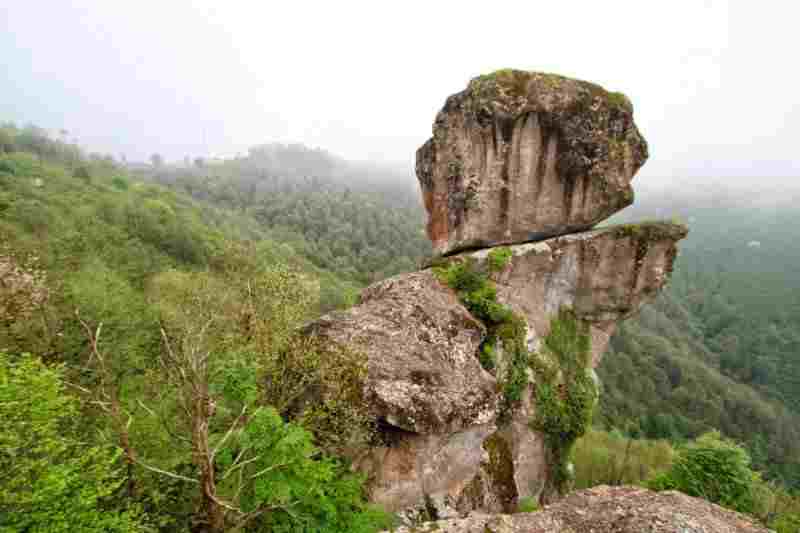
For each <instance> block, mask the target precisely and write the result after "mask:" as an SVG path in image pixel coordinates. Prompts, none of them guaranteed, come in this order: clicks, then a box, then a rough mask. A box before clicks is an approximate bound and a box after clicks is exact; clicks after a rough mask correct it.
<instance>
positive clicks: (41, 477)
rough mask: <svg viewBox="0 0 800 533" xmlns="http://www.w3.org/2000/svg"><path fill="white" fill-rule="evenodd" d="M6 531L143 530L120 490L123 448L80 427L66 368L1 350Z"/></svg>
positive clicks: (0, 459)
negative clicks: (88, 438) (102, 442)
mask: <svg viewBox="0 0 800 533" xmlns="http://www.w3.org/2000/svg"><path fill="white" fill-rule="evenodd" d="M0 419H2V421H3V423H2V424H0V468H2V470H3V472H4V476H3V483H2V484H0V531H68V530H70V529H71V530H73V531H87V532H92V531H97V532H101V531H102V532H113V531H119V532H133V531H141V530H142V527H141V524H140V518H141V516H140V515H139V513H138V512H137V511H136V510H135V509H129V508H126V507H125V503H124V502H121V503H120V501H119V499H118V498H117V497H116V493H117V491H118V489H119V488H120V486H121V485H122V483H123V481H124V478H123V476H122V474H121V472H120V471H119V469H118V465H119V463H118V460H117V459H118V455H119V454H118V452H117V451H116V450H114V449H113V448H111V447H106V446H103V447H100V446H92V445H91V444H89V443H86V442H85V439H84V438H82V437H81V436H80V435H79V434H78V432H77V431H76V430H77V428H78V425H79V423H80V413H79V410H78V404H77V401H76V400H75V399H74V398H73V397H71V396H68V395H67V394H65V393H64V390H63V384H62V372H61V370H60V369H52V368H48V367H46V366H45V365H44V364H43V363H42V362H41V361H40V360H39V359H37V358H35V357H32V356H30V355H22V356H11V355H9V354H6V353H4V352H0Z"/></svg>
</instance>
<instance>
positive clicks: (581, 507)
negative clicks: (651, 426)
mask: <svg viewBox="0 0 800 533" xmlns="http://www.w3.org/2000/svg"><path fill="white" fill-rule="evenodd" d="M394 531H395V532H396V533H411V532H412V531H414V532H418V533H423V532H433V531H435V532H437V533H584V532H585V533H589V532H591V533H612V532H613V533H642V532H643V531H647V532H650V533H768V531H769V530H767V529H766V528H763V527H761V526H759V525H757V524H755V523H753V521H752V520H751V519H750V518H748V517H746V516H744V515H741V514H739V513H735V512H733V511H729V510H727V509H723V508H722V507H720V506H718V505H715V504H713V503H709V502H707V501H706V500H701V499H699V498H692V497H690V496H686V495H685V494H681V493H680V492H671V491H670V492H658V493H656V492H651V491H649V490H646V489H642V488H640V487H605V486H601V487H594V488H592V489H588V490H582V491H578V492H574V493H572V494H570V495H569V496H567V497H566V498H565V499H563V500H562V501H560V502H558V503H556V504H554V505H550V506H548V507H546V508H545V509H543V510H542V511H538V512H534V513H519V514H514V515H486V514H475V515H472V516H469V517H467V518H463V519H454V520H444V521H439V522H428V523H423V524H420V525H418V526H415V527H413V528H410V527H400V528H398V529H395V530H394Z"/></svg>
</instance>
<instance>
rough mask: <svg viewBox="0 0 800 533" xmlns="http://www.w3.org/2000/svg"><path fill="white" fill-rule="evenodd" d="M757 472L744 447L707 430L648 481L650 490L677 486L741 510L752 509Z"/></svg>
mask: <svg viewBox="0 0 800 533" xmlns="http://www.w3.org/2000/svg"><path fill="white" fill-rule="evenodd" d="M759 481H760V478H759V476H758V474H756V473H755V472H753V470H751V468H750V456H749V455H748V453H747V451H746V450H745V449H744V448H743V447H742V446H740V445H739V444H736V443H735V442H733V441H730V440H727V439H723V438H722V437H721V436H720V434H719V432H716V431H714V432H710V433H706V434H704V435H702V436H700V437H698V438H697V439H696V440H695V441H694V442H692V443H689V444H688V445H687V446H686V447H684V448H683V449H681V450H680V451H679V452H678V456H677V458H676V459H675V462H674V463H673V464H672V467H671V468H670V469H669V471H667V472H666V473H664V474H661V475H659V476H656V477H655V478H653V479H652V480H650V481H649V482H648V486H649V487H650V488H651V489H653V490H679V491H681V492H683V493H685V494H688V495H689V496H697V497H700V498H704V499H706V500H708V501H710V502H713V503H717V504H719V505H722V506H723V507H728V508H729V509H733V510H734V511H739V512H742V513H753V512H754V510H755V490H756V484H757V483H758V482H759Z"/></svg>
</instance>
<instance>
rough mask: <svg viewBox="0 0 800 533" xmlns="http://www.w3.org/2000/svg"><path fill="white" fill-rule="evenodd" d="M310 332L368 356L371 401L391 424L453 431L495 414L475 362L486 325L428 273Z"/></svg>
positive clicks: (394, 282)
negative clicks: (475, 317) (477, 319)
mask: <svg viewBox="0 0 800 533" xmlns="http://www.w3.org/2000/svg"><path fill="white" fill-rule="evenodd" d="M309 332H310V333H313V334H316V335H318V336H319V337H320V338H322V339H328V340H330V341H333V342H337V343H339V344H343V345H347V346H351V347H354V348H356V349H360V350H362V351H363V352H364V353H366V355H367V358H368V374H369V375H368V378H367V384H366V397H367V400H368V401H369V402H370V405H371V407H372V410H373V412H374V414H375V416H376V418H378V419H380V420H383V421H385V422H386V423H388V424H390V425H391V426H394V427H396V428H399V429H402V430H405V431H408V432H413V433H417V434H422V435H427V434H432V433H436V434H450V433H454V432H457V431H459V430H462V429H464V428H467V427H471V426H479V425H483V424H487V423H490V422H492V421H493V420H494V418H495V416H496V408H497V405H496V387H497V384H496V381H495V379H494V378H493V377H492V376H491V375H490V374H488V373H487V372H485V371H484V370H483V369H482V368H481V366H480V363H479V362H478V360H477V359H476V358H475V353H476V350H477V349H478V346H479V345H480V343H481V340H482V339H483V336H484V334H485V328H484V327H483V325H482V324H480V323H479V322H478V321H476V320H475V319H474V318H473V317H472V316H471V315H470V314H469V312H468V311H467V310H466V309H464V307H463V306H462V305H461V304H460V303H459V302H458V299H457V298H456V296H455V295H454V294H453V293H452V291H450V290H449V289H447V288H445V287H443V286H442V285H441V284H440V283H439V282H438V281H437V280H436V279H435V278H434V276H433V275H432V274H431V273H430V272H429V271H426V272H415V273H412V274H405V275H401V276H395V277H393V278H390V279H387V280H384V281H381V282H378V283H376V284H374V285H372V286H370V287H368V288H367V289H365V290H364V291H363V293H362V295H361V303H360V304H359V305H357V306H355V307H353V308H351V309H349V310H347V311H344V312H339V313H334V314H330V315H325V316H323V317H322V318H320V319H319V320H318V321H317V322H315V323H314V324H313V325H311V326H310V327H309Z"/></svg>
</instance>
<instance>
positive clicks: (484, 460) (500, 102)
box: [307, 71, 687, 531]
mask: <svg viewBox="0 0 800 533" xmlns="http://www.w3.org/2000/svg"><path fill="white" fill-rule="evenodd" d="M646 157H647V145H646V143H645V141H644V139H642V137H641V136H640V135H639V132H638V131H637V129H636V126H635V125H634V124H633V119H632V109H631V105H630V102H629V101H628V99H627V98H625V97H624V96H622V95H620V94H615V93H608V92H606V91H605V90H603V89H602V88H600V87H598V86H596V85H593V84H590V83H586V82H581V81H577V80H570V79H567V78H562V77H560V76H552V75H544V74H538V73H526V72H521V71H500V72H497V73H494V74H492V75H489V76H482V77H479V78H476V79H475V80H472V82H470V85H469V87H468V88H467V90H465V91H463V92H461V93H458V94H456V95H454V96H451V97H450V98H449V99H448V100H447V103H446V104H445V107H444V109H443V110H442V111H441V112H440V113H439V115H438V117H437V119H436V124H435V126H434V137H433V139H431V140H430V141H428V142H427V143H426V144H425V145H424V146H423V147H422V148H420V150H419V151H418V153H417V175H418V178H419V180H420V184H421V188H422V193H423V196H424V199H425V205H426V207H427V209H428V213H429V223H428V232H429V235H430V237H431V240H432V241H433V242H434V248H435V250H436V251H437V252H438V253H437V255H436V257H435V258H434V259H432V261H431V263H430V264H429V265H427V268H425V269H423V270H421V271H419V272H414V273H410V274H403V275H400V276H396V277H394V278H390V279H388V280H384V281H381V282H379V283H376V284H374V285H372V286H370V287H368V288H367V289H365V290H364V291H363V293H362V295H361V300H360V302H359V304H358V305H356V306H354V307H353V308H351V309H349V310H347V311H343V312H337V313H334V314H331V315H327V316H324V317H322V318H320V319H319V320H317V321H316V322H315V323H314V324H312V325H310V326H309V328H308V330H307V332H308V333H309V334H312V335H314V336H316V337H318V338H319V339H321V340H322V342H324V343H329V344H334V345H341V346H345V347H348V348H351V349H355V350H357V351H358V352H361V353H363V354H364V356H365V357H366V359H367V377H366V379H365V382H364V385H363V391H364V397H365V398H366V402H367V404H368V406H369V411H370V413H371V416H372V418H373V420H374V423H375V427H377V433H378V435H377V437H376V439H375V440H374V442H373V443H372V444H371V445H369V446H365V447H364V448H363V449H357V450H350V451H349V453H350V455H351V459H352V461H353V465H354V467H355V468H357V469H359V470H360V471H362V472H363V473H365V474H366V475H367V479H368V486H369V490H370V496H371V499H372V500H373V501H375V502H377V503H380V504H382V505H383V506H384V507H385V508H387V509H388V510H390V511H394V512H397V513H399V514H400V515H402V516H405V518H406V520H408V521H415V522H418V521H420V520H421V519H424V518H426V517H427V518H439V519H440V518H452V517H458V516H462V515H465V514H467V513H469V512H471V511H481V512H489V513H508V512H512V511H513V510H515V509H516V507H517V505H518V503H519V501H520V500H522V499H533V500H536V501H538V502H540V503H548V502H551V501H553V500H555V499H556V498H557V497H558V496H560V495H561V494H562V493H563V491H564V489H565V487H567V486H568V485H569V476H570V465H569V464H568V463H567V461H568V456H569V453H568V452H569V448H570V446H571V445H572V444H573V443H574V441H575V439H577V438H578V437H579V436H580V435H582V434H583V432H584V431H585V429H586V427H587V426H588V424H589V422H590V419H591V413H592V409H593V408H594V406H595V404H596V402H597V398H598V393H599V387H598V381H597V375H596V374H595V373H594V367H595V366H596V365H597V364H598V363H599V361H600V358H601V356H602V354H603V352H604V351H605V349H606V346H607V345H608V342H609V339H610V337H611V335H612V334H613V332H614V329H615V328H616V324H617V323H618V322H619V321H620V320H624V319H625V318H627V317H629V316H631V315H632V314H633V313H635V312H636V311H637V310H638V309H639V308H640V307H641V306H642V305H643V304H645V303H646V302H648V301H651V300H652V299H653V298H654V297H655V295H656V294H657V293H658V291H660V290H661V289H662V288H663V286H664V284H665V283H666V282H667V280H668V278H669V274H670V273H671V271H672V263H673V261H674V259H675V256H676V243H677V241H679V240H680V239H682V238H683V237H685V236H686V232H687V230H686V228H685V227H684V226H682V225H680V224H671V223H663V222H659V223H646V224H627V225H621V226H610V227H605V228H600V229H591V228H592V227H593V226H594V225H595V224H596V223H598V222H600V221H601V220H603V219H604V218H606V217H608V216H609V215H610V214H612V213H614V212H616V211H617V210H619V209H621V208H622V207H624V206H626V205H628V204H630V203H631V201H632V200H633V193H632V190H631V187H630V181H631V178H632V177H633V175H634V173H635V172H636V171H637V170H638V169H639V167H640V166H641V165H642V164H643V163H644V160H645V159H646ZM487 520H488V519H487ZM484 525H485V524H484ZM548 531H550V530H548ZM553 531H555V530H553Z"/></svg>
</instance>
